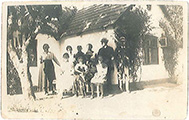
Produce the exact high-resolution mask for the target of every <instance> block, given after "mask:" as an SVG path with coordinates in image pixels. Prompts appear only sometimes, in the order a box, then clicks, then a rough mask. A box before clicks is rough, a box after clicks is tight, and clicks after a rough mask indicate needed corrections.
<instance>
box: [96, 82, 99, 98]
mask: <svg viewBox="0 0 189 120" xmlns="http://www.w3.org/2000/svg"><path fill="white" fill-rule="evenodd" d="M96 92H97V97H99V96H100V92H99V84H98V83H97V86H96Z"/></svg>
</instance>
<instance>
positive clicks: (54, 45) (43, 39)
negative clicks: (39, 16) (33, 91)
mask: <svg viewBox="0 0 189 120" xmlns="http://www.w3.org/2000/svg"><path fill="white" fill-rule="evenodd" d="M36 39H37V67H30V72H31V76H32V81H33V85H38V74H39V67H40V65H41V64H40V60H39V59H40V55H41V54H42V52H43V45H44V44H45V43H47V44H49V46H50V48H49V51H51V52H53V53H54V54H55V56H56V57H57V59H58V60H59V61H60V49H59V41H56V40H55V39H54V38H52V37H48V36H47V35H42V34H39V35H38V36H37V38H36ZM54 65H55V64H54ZM55 71H56V76H57V77H59V73H60V70H59V68H58V67H57V65H55Z"/></svg>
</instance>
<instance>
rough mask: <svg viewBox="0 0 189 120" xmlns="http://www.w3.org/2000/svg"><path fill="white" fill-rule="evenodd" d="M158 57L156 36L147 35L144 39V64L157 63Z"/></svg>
mask: <svg viewBox="0 0 189 120" xmlns="http://www.w3.org/2000/svg"><path fill="white" fill-rule="evenodd" d="M158 59H159V53H158V45H157V37H155V36H147V37H146V39H145V41H144V65H149V64H158V63H159V60H158Z"/></svg>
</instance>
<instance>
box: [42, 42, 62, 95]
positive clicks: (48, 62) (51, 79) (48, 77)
mask: <svg viewBox="0 0 189 120" xmlns="http://www.w3.org/2000/svg"><path fill="white" fill-rule="evenodd" d="M49 48H50V47H49V45H48V44H44V45H43V50H44V52H43V53H42V55H41V57H40V62H41V64H43V71H44V75H45V80H44V88H45V94H46V95H48V91H52V94H55V90H56V82H55V81H56V75H55V70H54V64H53V61H54V62H55V63H56V64H57V65H58V66H60V63H59V61H58V59H57V58H56V57H55V55H54V54H53V53H52V52H50V51H49ZM48 83H49V87H48V85H47V84H48ZM48 88H49V89H48Z"/></svg>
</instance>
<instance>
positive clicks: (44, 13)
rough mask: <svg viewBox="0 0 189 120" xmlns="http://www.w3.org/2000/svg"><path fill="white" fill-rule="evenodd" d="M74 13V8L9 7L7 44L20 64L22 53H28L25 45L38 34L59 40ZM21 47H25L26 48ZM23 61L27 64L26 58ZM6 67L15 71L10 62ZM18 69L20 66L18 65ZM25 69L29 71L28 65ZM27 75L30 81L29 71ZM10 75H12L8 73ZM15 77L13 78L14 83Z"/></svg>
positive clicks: (59, 6)
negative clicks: (9, 44)
mask: <svg viewBox="0 0 189 120" xmlns="http://www.w3.org/2000/svg"><path fill="white" fill-rule="evenodd" d="M76 11H77V9H76V8H75V7H73V8H65V9H64V10H62V6H61V5H19V6H9V7H8V16H7V18H8V21H7V23H8V24H7V28H8V29H7V42H8V43H9V42H10V43H11V44H12V46H13V47H12V49H13V51H15V52H16V54H17V57H18V59H19V60H20V63H23V60H24V59H23V54H22V53H23V52H24V51H26V52H28V49H27V46H26V43H27V44H28V42H29V43H31V42H32V41H34V40H35V38H36V36H37V35H38V34H39V33H41V34H47V35H50V36H51V37H54V38H55V39H56V40H59V39H60V37H61V34H62V33H63V32H65V30H66V29H67V27H68V24H69V23H70V21H71V19H72V17H73V16H74V14H75V13H76ZM15 36H16V37H15ZM15 38H16V39H15ZM23 46H26V48H25V47H23ZM8 54H9V53H8ZM25 59H26V60H27V63H28V56H27V58H25ZM7 66H8V69H10V70H13V69H14V70H16V69H15V68H14V67H11V65H10V62H8V64H7ZM20 67H22V66H21V65H20ZM27 67H28V69H27V70H29V66H28V65H27ZM27 74H28V78H29V79H31V76H30V73H29V71H28V72H27ZM8 75H9V74H8ZM10 75H13V74H12V73H10ZM14 75H18V74H14ZM17 77H18V76H15V81H16V80H17V79H16V78H17ZM18 80H19V79H18ZM30 81H31V80H30ZM31 85H32V82H31Z"/></svg>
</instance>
